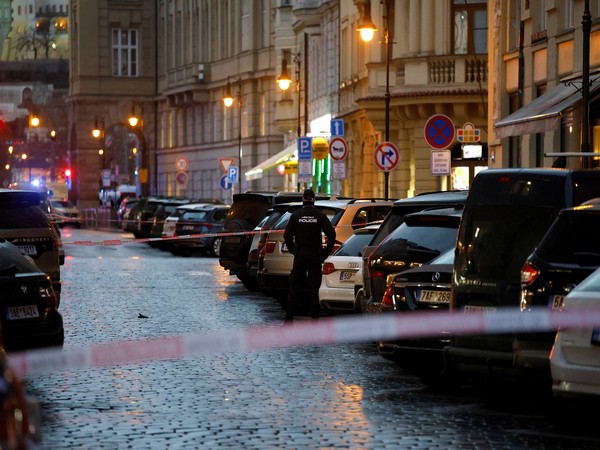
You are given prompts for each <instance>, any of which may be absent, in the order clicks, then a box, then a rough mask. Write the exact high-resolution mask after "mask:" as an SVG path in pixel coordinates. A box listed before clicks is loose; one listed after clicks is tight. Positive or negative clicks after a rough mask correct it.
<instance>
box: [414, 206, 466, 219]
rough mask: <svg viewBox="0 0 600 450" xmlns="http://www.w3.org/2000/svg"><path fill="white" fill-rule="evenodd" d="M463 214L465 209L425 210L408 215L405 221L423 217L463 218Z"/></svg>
mask: <svg viewBox="0 0 600 450" xmlns="http://www.w3.org/2000/svg"><path fill="white" fill-rule="evenodd" d="M462 213H463V208H460V207H454V208H431V209H424V210H423V211H417V212H414V213H410V214H406V215H405V216H404V221H406V220H407V219H410V218H411V217H421V216H453V217H461V216H462Z"/></svg>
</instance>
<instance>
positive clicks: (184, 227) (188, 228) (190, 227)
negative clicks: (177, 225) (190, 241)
mask: <svg viewBox="0 0 600 450" xmlns="http://www.w3.org/2000/svg"><path fill="white" fill-rule="evenodd" d="M183 229H184V230H186V231H187V230H193V229H194V225H184V226H183Z"/></svg>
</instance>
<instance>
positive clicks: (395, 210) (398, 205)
mask: <svg viewBox="0 0 600 450" xmlns="http://www.w3.org/2000/svg"><path fill="white" fill-rule="evenodd" d="M467 194H468V191H438V192H426V193H423V194H419V195H415V196H414V197H409V198H403V199H400V200H396V201H395V202H394V204H393V205H392V209H391V210H390V212H389V213H388V214H387V216H386V217H385V219H384V221H383V223H382V224H381V226H380V227H379V229H378V230H377V231H376V232H375V234H374V235H373V238H372V239H371V241H370V242H369V245H367V246H366V247H365V248H364V249H363V267H362V269H363V270H362V274H363V276H362V279H361V280H356V284H355V296H356V300H355V303H356V304H357V305H362V311H363V312H368V309H369V307H370V305H371V304H372V303H373V301H372V299H371V291H372V283H371V279H370V277H369V271H368V270H367V264H368V260H369V256H370V255H371V253H373V251H374V250H375V249H376V248H377V246H378V245H379V244H380V243H381V242H382V241H383V240H384V239H385V238H386V237H387V236H388V235H389V234H390V233H391V232H392V231H394V230H395V229H396V228H398V226H399V225H400V223H402V219H403V218H404V216H405V215H406V214H410V213H414V212H418V211H422V210H424V209H433V208H454V207H459V206H461V205H464V204H465V201H466V200H467ZM384 281H385V280H384Z"/></svg>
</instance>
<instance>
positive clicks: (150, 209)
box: [133, 197, 191, 243]
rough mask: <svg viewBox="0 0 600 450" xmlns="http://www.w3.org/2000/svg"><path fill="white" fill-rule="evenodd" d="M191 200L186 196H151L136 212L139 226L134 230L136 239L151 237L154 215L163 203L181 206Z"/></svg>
mask: <svg viewBox="0 0 600 450" xmlns="http://www.w3.org/2000/svg"><path fill="white" fill-rule="evenodd" d="M190 201H191V200H189V199H184V198H162V197H161V198H149V199H148V201H147V202H146V203H145V204H144V206H143V207H142V208H141V210H140V211H139V212H138V213H137V214H136V221H137V228H136V229H135V230H133V235H134V236H135V237H136V239H144V238H151V237H152V225H153V224H154V215H155V214H156V212H157V211H158V210H159V208H160V207H161V206H162V205H165V204H171V205H176V206H179V205H184V204H186V203H190ZM150 243H151V242H150Z"/></svg>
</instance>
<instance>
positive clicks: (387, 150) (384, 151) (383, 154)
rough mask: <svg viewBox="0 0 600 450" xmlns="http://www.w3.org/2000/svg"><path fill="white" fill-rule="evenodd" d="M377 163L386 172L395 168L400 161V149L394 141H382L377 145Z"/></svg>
mask: <svg viewBox="0 0 600 450" xmlns="http://www.w3.org/2000/svg"><path fill="white" fill-rule="evenodd" d="M373 159H374V160H375V165H376V166H377V167H379V169H380V170H383V171H384V172H389V171H390V170H393V169H394V168H395V167H396V166H397V165H398V163H399V162H400V150H398V147H396V145H395V144H394V143H393V142H382V143H381V144H379V145H378V146H377V147H375V153H374V154H373Z"/></svg>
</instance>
